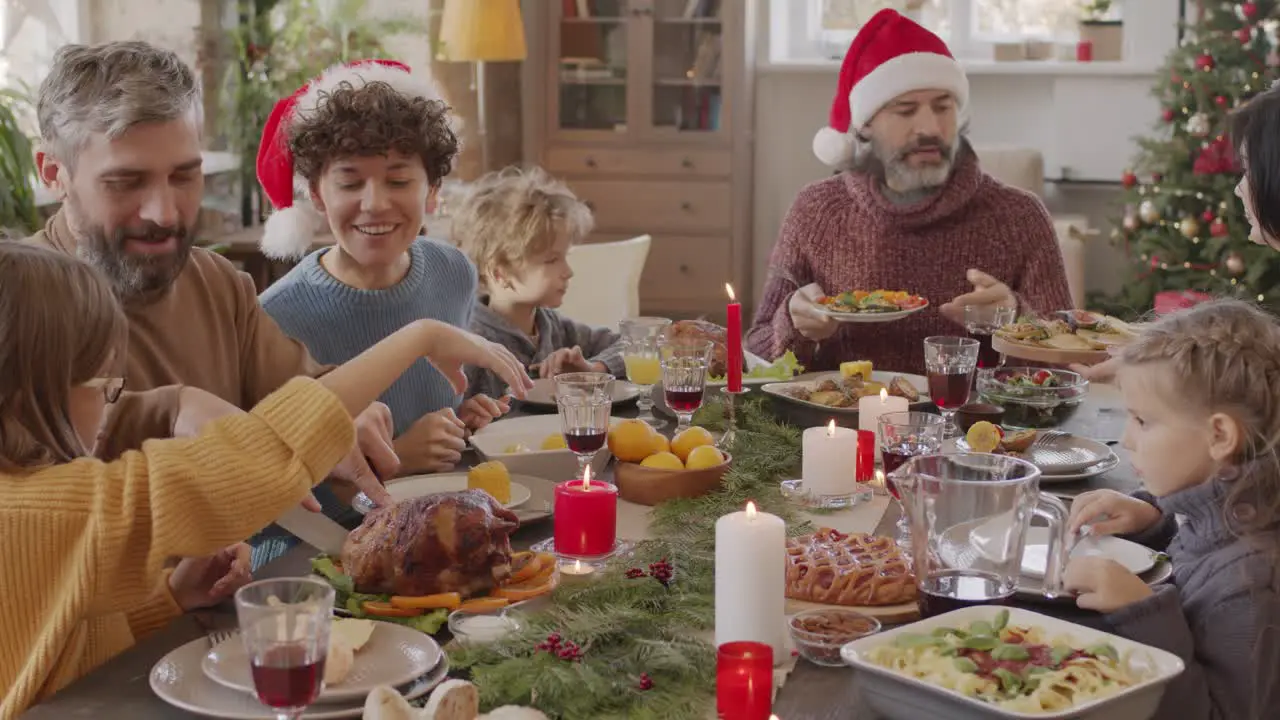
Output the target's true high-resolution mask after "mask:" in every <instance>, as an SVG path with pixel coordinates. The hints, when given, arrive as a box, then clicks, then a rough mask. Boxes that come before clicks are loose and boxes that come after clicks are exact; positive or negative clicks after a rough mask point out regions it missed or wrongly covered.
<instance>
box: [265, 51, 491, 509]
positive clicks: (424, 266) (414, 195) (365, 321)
mask: <svg viewBox="0 0 1280 720" xmlns="http://www.w3.org/2000/svg"><path fill="white" fill-rule="evenodd" d="M458 149H459V143H458V138H457V135H456V134H455V131H454V127H453V118H452V112H451V109H450V107H449V106H448V105H447V104H446V103H445V101H444V99H443V98H442V97H441V94H440V91H439V89H438V88H437V86H436V84H435V82H434V81H433V79H432V78H431V77H430V75H429V74H427V73H422V72H417V73H415V72H411V71H410V69H409V68H408V67H407V66H405V65H403V64H401V63H398V62H394V61H387V60H371V61H362V62H357V63H352V64H348V65H340V66H336V67H333V68H331V69H329V70H327V71H326V72H325V73H323V74H322V75H320V76H319V77H318V78H316V79H315V80H313V81H312V82H310V83H308V84H307V85H305V86H303V87H302V88H300V89H299V90H298V91H297V92H296V93H294V94H293V95H292V96H290V97H288V98H285V99H283V100H281V101H280V102H278V103H277V104H276V107H275V109H274V110H273V111H272V113H271V116H270V117H269V118H268V120H267V124H266V127H265V128H264V129H263V133H262V144H261V147H260V149H259V151H258V179H259V182H260V183H261V184H262V188H263V190H264V191H265V193H266V195H267V197H268V198H269V199H270V201H271V203H272V205H273V206H274V207H275V209H276V210H275V212H274V213H273V214H272V215H271V216H270V217H269V218H268V219H267V222H266V226H265V229H264V233H263V238H262V251H263V253H264V254H266V255H267V256H269V257H272V258H277V259H294V258H299V257H301V260H300V262H299V263H298V265H297V266H296V267H294V268H293V269H292V270H291V271H290V272H289V273H288V274H287V275H285V276H284V277H283V278H282V279H281V280H280V281H278V282H277V283H275V284H274V285H272V286H271V287H270V288H268V289H267V291H266V292H264V293H263V294H262V298H261V300H262V306H263V308H264V309H266V311H267V312H268V313H269V314H270V315H271V316H272V317H273V318H274V319H275V320H276V322H277V323H279V324H280V327H281V328H282V329H283V330H284V331H285V332H286V333H288V334H289V335H291V336H293V337H294V338H297V339H298V340H300V341H302V342H303V343H304V344H305V345H306V346H307V349H308V350H310V351H311V354H312V355H313V356H314V357H315V358H316V359H317V360H319V361H320V362H324V363H335V364H337V363H344V362H346V361H347V360H350V359H351V358H353V357H355V356H356V355H359V354H360V353H361V352H363V351H364V350H366V349H368V348H369V347H371V346H373V345H374V344H376V343H377V342H378V341H380V340H382V339H383V338H385V337H386V336H388V335H390V334H391V333H393V332H394V331H395V330H397V329H398V328H401V327H403V326H404V325H406V324H407V323H409V322H411V321H413V320H417V319H420V318H430V319H433V320H439V321H442V322H447V323H449V324H451V325H455V326H457V327H461V328H466V327H469V326H470V323H471V309H472V306H473V303H474V300H475V294H476V282H477V278H476V270H475V267H474V266H473V265H472V264H471V262H470V261H469V260H468V259H467V257H466V256H465V255H464V254H463V253H462V252H461V251H460V250H458V249H457V248H455V247H453V246H452V245H450V244H447V243H444V242H440V241H437V240H432V239H429V238H427V237H424V235H423V233H424V232H425V224H426V222H427V215H428V212H427V211H428V208H429V207H430V206H432V205H433V204H434V201H435V196H436V193H437V192H438V191H439V189H440V186H441V183H442V182H443V180H444V178H445V176H446V175H448V174H449V172H450V171H451V170H452V168H453V162H454V159H455V157H456V156H457V154H458ZM322 234H328V235H331V236H332V238H333V241H334V244H333V245H332V246H328V247H323V248H321V249H318V250H315V251H314V252H310V253H308V250H309V249H310V248H311V247H312V244H313V243H315V242H316V239H317V237H318V236H320V235H322ZM381 399H382V401H383V402H385V403H386V404H387V405H388V406H389V407H390V408H391V412H392V415H393V417H394V420H395V434H396V448H395V449H396V452H397V453H398V454H399V456H400V459H401V462H402V467H403V468H404V469H405V470H409V471H416V472H438V471H445V470H449V469H452V468H453V467H454V465H455V464H456V463H457V462H458V461H459V460H460V459H461V453H462V450H463V447H464V441H463V437H464V435H465V432H466V428H467V427H471V428H472V429H475V428H478V427H481V426H483V425H484V424H486V423H488V422H489V421H490V420H492V419H493V418H494V417H498V416H501V415H502V414H503V413H505V412H507V410H508V409H509V406H508V402H507V400H506V399H502V400H494V399H492V398H488V397H485V396H476V397H474V398H471V399H469V400H467V402H466V403H465V404H461V398H460V397H459V396H458V395H456V394H455V393H454V391H453V389H452V387H451V386H450V385H449V382H448V381H447V380H446V379H445V378H444V376H443V375H441V374H440V373H439V372H438V371H436V370H435V368H433V367H432V366H431V365H430V364H429V363H426V362H420V363H418V364H417V365H416V366H414V368H413V369H412V370H410V371H409V372H408V373H405V375H404V376H403V377H401V379H400V380H399V381H398V382H396V384H395V385H393V386H392V387H391V389H390V390H389V391H388V392H387V393H386V394H385V395H383V397H382V398H381ZM322 502H324V498H322ZM325 504H326V511H329V512H334V511H336V508H335V507H334V504H333V503H331V502H330V503H325ZM347 510H349V508H347Z"/></svg>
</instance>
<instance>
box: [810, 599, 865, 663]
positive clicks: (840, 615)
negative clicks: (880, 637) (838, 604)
mask: <svg viewBox="0 0 1280 720" xmlns="http://www.w3.org/2000/svg"><path fill="white" fill-rule="evenodd" d="M787 627H788V628H789V629H790V630H791V639H792V641H794V642H795V644H796V650H798V651H800V656H801V657H803V658H804V659H805V660H808V661H809V662H811V663H813V664H815V665H823V666H826V667H841V666H843V665H844V660H842V659H841V658H840V648H841V647H843V646H844V644H845V643H848V642H852V641H854V640H857V639H858V638H863V637H866V636H868V635H873V634H875V633H878V632H880V621H879V620H877V619H875V618H873V617H871V616H870V615H863V614H862V613H860V612H857V611H855V610H844V609H840V608H830V609H822V610H805V611H804V612H800V613H796V614H795V615H793V616H792V617H791V620H790V622H788V623H787Z"/></svg>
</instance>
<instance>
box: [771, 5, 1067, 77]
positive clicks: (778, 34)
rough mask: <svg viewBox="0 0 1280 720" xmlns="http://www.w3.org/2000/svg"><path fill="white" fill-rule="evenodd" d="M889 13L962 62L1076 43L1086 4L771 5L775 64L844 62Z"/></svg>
mask: <svg viewBox="0 0 1280 720" xmlns="http://www.w3.org/2000/svg"><path fill="white" fill-rule="evenodd" d="M884 8H893V9H895V10H898V11H899V12H902V13H903V14H905V15H907V16H908V17H911V18H912V19H914V20H916V21H917V22H919V23H921V24H922V25H924V26H925V27H927V28H929V29H930V30H932V31H934V32H935V33H937V34H938V35H939V36H941V37H942V38H943V39H944V40H946V41H947V44H948V45H950V47H951V51H952V53H954V54H955V55H956V56H957V57H962V58H969V59H990V58H991V56H992V46H993V45H995V44H997V43H1018V42H1025V41H1029V40H1046V41H1051V42H1074V40H1075V39H1076V36H1077V29H1076V28H1077V22H1078V19H1079V12H1080V0H770V7H769V26H770V38H769V40H770V43H769V45H770V51H769V55H770V60H771V61H773V62H787V61H815V60H819V61H820V60H840V59H841V58H843V56H844V53H845V50H846V49H848V47H849V43H850V42H851V41H852V40H853V37H854V35H856V34H857V32H858V29H859V28H861V27H862V25H863V23H865V22H866V21H867V20H869V19H870V18H871V17H872V16H873V15H875V14H876V13H877V12H879V11H880V10H882V9H884Z"/></svg>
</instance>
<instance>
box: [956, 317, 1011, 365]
mask: <svg viewBox="0 0 1280 720" xmlns="http://www.w3.org/2000/svg"><path fill="white" fill-rule="evenodd" d="M1017 311H1018V310H1017V308H1012V307H1006V306H1003V305H965V306H964V329H965V330H966V331H968V333H969V337H971V338H973V339H974V340H977V341H978V367H979V368H982V369H985V368H998V367H1000V366H1001V365H1004V353H999V352H996V351H995V349H994V348H992V347H991V336H992V334H993V333H995V331H996V330H999V329H1000V328H1002V327H1004V326H1005V325H1008V324H1009V323H1012V322H1013V320H1014V316H1015V315H1016V314H1017Z"/></svg>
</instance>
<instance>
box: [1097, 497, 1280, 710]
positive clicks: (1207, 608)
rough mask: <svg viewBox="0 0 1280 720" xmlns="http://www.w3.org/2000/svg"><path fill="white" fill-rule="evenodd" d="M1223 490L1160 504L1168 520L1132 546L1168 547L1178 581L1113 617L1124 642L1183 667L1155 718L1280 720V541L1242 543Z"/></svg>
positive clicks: (1271, 536) (1265, 537)
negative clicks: (1157, 651)
mask: <svg viewBox="0 0 1280 720" xmlns="http://www.w3.org/2000/svg"><path fill="white" fill-rule="evenodd" d="M1226 489H1227V488H1226V485H1225V481H1224V480H1214V481H1210V482H1206V483H1204V484H1202V485H1198V486H1196V487H1193V488H1188V489H1186V490H1182V491H1180V492H1177V493H1174V494H1172V495H1169V496H1167V497H1164V498H1160V499H1159V500H1157V501H1155V503H1154V504H1155V505H1156V506H1157V507H1159V508H1160V510H1161V511H1162V512H1163V513H1164V517H1163V518H1162V520H1161V522H1160V523H1159V524H1158V525H1157V526H1156V527H1154V528H1152V529H1150V530H1148V531H1147V532H1145V533H1143V534H1142V536H1137V537H1134V538H1132V539H1134V540H1138V541H1144V542H1145V544H1147V545H1149V546H1151V547H1153V548H1155V549H1157V550H1161V549H1165V545H1166V544H1167V552H1168V554H1169V556H1170V558H1171V559H1172V561H1173V582H1172V584H1170V585H1165V586H1161V587H1160V588H1158V589H1157V590H1156V592H1155V594H1154V595H1152V596H1151V597H1149V598H1147V599H1145V600H1143V601H1141V602H1138V603H1135V604H1133V605H1130V606H1129V607H1126V608H1122V609H1121V610H1118V611H1116V612H1114V613H1111V614H1110V615H1108V616H1107V620H1108V621H1109V622H1110V623H1111V624H1112V625H1113V626H1114V627H1115V629H1116V632H1117V634H1119V635H1121V636H1123V637H1127V638H1129V639H1131V640H1135V641H1137V642H1141V643H1145V644H1147V645H1152V646H1155V647H1158V648H1161V649H1164V650H1168V651H1169V652H1171V653H1174V654H1175V655H1177V656H1178V657H1180V658H1182V661H1183V662H1184V663H1186V666H1187V669H1186V672H1184V673H1183V674H1182V675H1181V676H1179V677H1178V678H1177V679H1176V680H1174V681H1173V682H1172V683H1171V684H1170V685H1169V686H1168V689H1167V690H1166V691H1165V695H1164V699H1163V701H1162V702H1161V703H1160V709H1159V711H1158V712H1157V713H1156V715H1155V718H1156V720H1201V719H1204V720H1208V719H1210V718H1212V719H1214V720H1219V719H1220V720H1255V719H1260V718H1268V719H1271V718H1280V688H1277V685H1278V684H1280V636H1278V634H1280V592H1278V589H1280V588H1278V586H1277V581H1276V578H1275V570H1276V561H1277V551H1278V549H1280V544H1277V543H1278V541H1280V535H1278V534H1277V532H1275V531H1272V532H1268V533H1263V534H1260V535H1252V536H1249V537H1248V538H1244V539H1242V538H1238V537H1236V536H1235V534H1234V533H1233V532H1232V531H1231V528H1230V526H1229V525H1228V523H1227V522H1226V520H1225V519H1224V516H1223V504H1224V498H1225V495H1226ZM1143 499H1146V500H1148V501H1149V502H1150V501H1151V498H1150V497H1149V496H1148V497H1144V498H1143Z"/></svg>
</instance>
